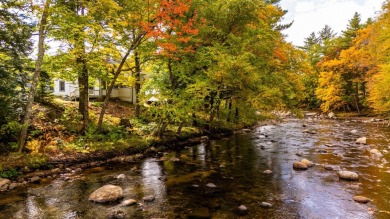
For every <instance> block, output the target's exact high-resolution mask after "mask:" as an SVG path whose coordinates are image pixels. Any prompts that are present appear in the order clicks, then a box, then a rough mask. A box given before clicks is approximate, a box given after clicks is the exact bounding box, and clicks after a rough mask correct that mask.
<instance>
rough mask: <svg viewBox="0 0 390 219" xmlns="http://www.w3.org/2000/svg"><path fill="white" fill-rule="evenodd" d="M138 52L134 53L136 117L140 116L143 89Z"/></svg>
mask: <svg viewBox="0 0 390 219" xmlns="http://www.w3.org/2000/svg"><path fill="white" fill-rule="evenodd" d="M139 59H140V57H139V54H138V52H137V51H136V52H135V53H134V61H135V103H134V104H135V117H137V118H138V117H139V116H140V114H141V109H140V107H141V106H140V104H139V103H138V95H139V91H140V90H141V63H140V60H139Z"/></svg>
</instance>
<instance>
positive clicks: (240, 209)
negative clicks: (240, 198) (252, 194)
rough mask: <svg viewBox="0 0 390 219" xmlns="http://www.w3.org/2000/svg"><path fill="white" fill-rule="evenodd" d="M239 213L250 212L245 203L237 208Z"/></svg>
mask: <svg viewBox="0 0 390 219" xmlns="http://www.w3.org/2000/svg"><path fill="white" fill-rule="evenodd" d="M237 213H238V214H239V215H246V214H248V208H247V207H246V206H245V205H240V207H238V209H237Z"/></svg>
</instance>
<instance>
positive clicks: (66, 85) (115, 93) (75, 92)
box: [53, 79, 136, 103]
mask: <svg viewBox="0 0 390 219" xmlns="http://www.w3.org/2000/svg"><path fill="white" fill-rule="evenodd" d="M97 81H98V82H99V83H98V84H100V85H101V86H97V85H94V86H93V87H90V88H89V97H90V98H98V97H104V96H105V95H106V88H107V84H106V83H102V82H101V81H100V80H97ZM53 94H54V95H56V96H60V97H63V98H67V99H70V100H74V99H77V98H78V97H79V86H78V84H77V82H70V81H65V80H62V79H55V80H54V91H53ZM111 98H118V99H120V100H122V101H126V102H130V103H135V102H136V97H135V88H134V87H116V88H114V89H113V90H112V93H111Z"/></svg>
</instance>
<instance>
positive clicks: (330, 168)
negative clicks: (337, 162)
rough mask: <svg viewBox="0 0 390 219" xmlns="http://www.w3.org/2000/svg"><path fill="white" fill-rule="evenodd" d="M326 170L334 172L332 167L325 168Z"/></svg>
mask: <svg viewBox="0 0 390 219" xmlns="http://www.w3.org/2000/svg"><path fill="white" fill-rule="evenodd" d="M324 169H325V170H329V171H330V170H333V167H331V166H324Z"/></svg>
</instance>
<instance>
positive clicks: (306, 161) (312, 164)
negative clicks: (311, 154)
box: [301, 159, 314, 167]
mask: <svg viewBox="0 0 390 219" xmlns="http://www.w3.org/2000/svg"><path fill="white" fill-rule="evenodd" d="M301 163H304V164H306V165H307V167H312V166H314V163H313V162H311V161H310V160H308V159H302V160H301Z"/></svg>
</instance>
